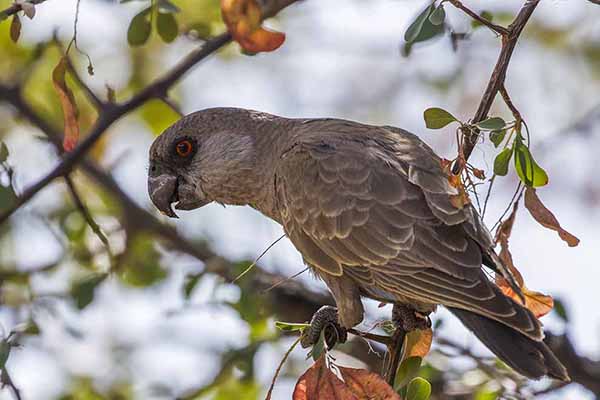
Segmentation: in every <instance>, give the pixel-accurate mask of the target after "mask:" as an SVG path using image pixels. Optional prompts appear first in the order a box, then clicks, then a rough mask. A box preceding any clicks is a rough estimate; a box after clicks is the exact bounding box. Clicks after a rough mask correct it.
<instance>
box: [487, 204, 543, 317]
mask: <svg viewBox="0 0 600 400" xmlns="http://www.w3.org/2000/svg"><path fill="white" fill-rule="evenodd" d="M517 209H518V202H515V204H514V206H513V210H512V212H511V213H510V216H509V217H508V218H507V219H506V220H505V221H504V222H502V224H501V225H500V227H499V228H498V231H497V232H496V242H499V243H500V254H499V257H500V259H501V260H502V262H503V263H504V265H506V266H507V267H508V269H509V270H510V272H511V273H512V275H513V276H514V278H515V281H516V282H517V284H518V285H519V288H520V289H521V293H522V294H523V299H524V300H525V304H523V301H522V299H521V297H520V296H519V295H518V294H517V293H515V291H514V290H513V288H511V287H510V285H509V283H508V281H507V280H506V279H505V278H504V277H502V276H501V275H498V274H497V275H496V279H495V282H496V285H497V286H498V287H499V288H500V290H502V293H504V294H505V295H506V296H508V297H510V298H512V299H514V300H515V301H517V302H519V303H521V304H523V305H524V306H525V307H526V308H528V309H529V310H530V311H531V312H532V313H533V314H534V315H535V316H536V318H540V317H542V316H544V315H546V314H548V313H549V312H550V310H552V308H553V307H554V300H553V299H552V297H550V296H548V295H545V294H543V293H540V292H534V291H532V290H529V289H528V288H527V286H525V282H524V281H523V276H522V275H521V273H520V272H519V270H518V269H517V267H515V264H514V263H513V259H512V255H511V254H510V251H509V250H508V239H509V238H510V234H511V232H512V228H513V225H514V222H515V216H516V215H517Z"/></svg>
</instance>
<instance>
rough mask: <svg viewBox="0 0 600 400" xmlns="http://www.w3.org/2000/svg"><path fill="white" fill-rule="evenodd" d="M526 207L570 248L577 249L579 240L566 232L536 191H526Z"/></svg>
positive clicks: (529, 189) (528, 189)
mask: <svg viewBox="0 0 600 400" xmlns="http://www.w3.org/2000/svg"><path fill="white" fill-rule="evenodd" d="M525 207H526V208H527V209H528V210H529V212H530V213H531V215H532V216H533V218H535V220H536V221H537V222H539V223H540V224H541V225H543V226H545V227H546V228H548V229H552V230H553V231H556V232H558V236H560V238H561V239H562V240H564V241H565V242H566V243H567V244H568V245H569V247H575V246H577V245H578V244H579V239H578V238H577V237H575V236H574V235H572V234H571V233H569V232H567V231H566V230H564V229H563V228H562V227H561V226H560V223H559V222H558V220H557V219H556V217H555V216H554V214H552V212H551V211H550V210H548V209H547V208H546V206H545V205H544V204H543V203H542V201H541V200H540V198H539V197H538V195H537V193H536V190H535V189H533V188H530V187H528V188H527V189H526V190H525Z"/></svg>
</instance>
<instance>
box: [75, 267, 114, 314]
mask: <svg viewBox="0 0 600 400" xmlns="http://www.w3.org/2000/svg"><path fill="white" fill-rule="evenodd" d="M107 276H108V275H107V274H94V275H91V276H88V277H87V278H84V279H82V280H80V281H77V282H75V283H74V284H73V286H72V287H71V297H72V298H73V300H75V304H76V305H77V308H79V309H80V310H83V309H84V308H85V307H87V306H88V305H89V304H90V303H91V302H92V301H93V300H94V292H95V290H96V287H98V285H100V284H101V283H102V282H103V281H104V280H105V279H106V277H107Z"/></svg>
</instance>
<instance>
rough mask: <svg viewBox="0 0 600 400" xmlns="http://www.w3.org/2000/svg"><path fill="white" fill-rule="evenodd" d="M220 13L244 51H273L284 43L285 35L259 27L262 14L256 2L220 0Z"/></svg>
mask: <svg viewBox="0 0 600 400" xmlns="http://www.w3.org/2000/svg"><path fill="white" fill-rule="evenodd" d="M221 13H222V15H223V21H224V22H225V25H227V29H228V30H229V32H230V33H231V36H233V39H234V40H235V41H236V42H238V43H239V44H240V46H242V48H243V49H244V50H246V51H249V52H252V53H258V52H261V51H273V50H276V49H277V48H279V46H281V45H282V44H283V42H284V41H285V34H284V33H282V32H276V31H272V30H268V29H265V28H263V27H262V26H261V23H262V14H261V10H260V6H259V5H258V3H257V2H256V0H221Z"/></svg>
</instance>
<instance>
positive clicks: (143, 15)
mask: <svg viewBox="0 0 600 400" xmlns="http://www.w3.org/2000/svg"><path fill="white" fill-rule="evenodd" d="M151 11H152V8H150V7H148V8H146V9H145V10H142V11H141V12H140V13H139V14H137V15H136V16H135V17H133V19H132V20H131V23H130V24H129V29H128V30H127V42H128V43H129V45H130V46H141V45H143V44H144V43H146V42H147V41H148V38H149V37H150V32H152V26H151V25H150V20H149V18H148V16H149V14H150V12H151Z"/></svg>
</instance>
